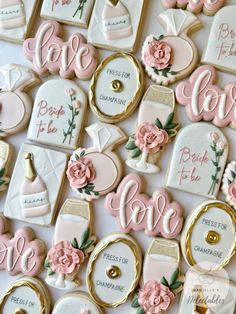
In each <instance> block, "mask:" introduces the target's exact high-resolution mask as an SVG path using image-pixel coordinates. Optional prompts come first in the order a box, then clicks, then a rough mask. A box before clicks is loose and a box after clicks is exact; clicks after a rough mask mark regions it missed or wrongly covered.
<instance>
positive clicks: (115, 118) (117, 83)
mask: <svg viewBox="0 0 236 314" xmlns="http://www.w3.org/2000/svg"><path fill="white" fill-rule="evenodd" d="M118 58H124V59H126V60H128V61H129V62H130V63H131V64H132V65H133V67H134V69H135V71H136V72H137V76H136V79H137V86H136V89H135V94H134V95H133V97H132V99H131V101H130V102H129V103H128V104H127V105H126V106H125V109H124V111H123V112H121V113H118V114H115V115H108V114H106V113H104V112H102V110H101V109H100V108H99V106H98V103H97V101H96V88H97V81H98V79H99V77H100V75H101V73H102V71H103V70H104V69H105V67H106V66H107V65H108V64H109V63H110V62H112V61H113V60H115V59H118ZM143 83H144V75H143V69H142V66H141V64H140V62H139V61H138V59H137V58H136V57H135V56H134V55H132V54H130V53H123V52H117V53H114V54H112V55H110V56H109V57H107V58H105V59H104V60H103V61H102V63H101V64H100V65H99V66H98V68H97V69H96V71H95V72H94V74H93V77H92V79H91V83H90V90H89V103H90V108H91V110H92V111H93V112H94V113H95V115H96V116H97V117H98V119H99V120H100V121H102V122H107V123H117V122H121V121H123V120H125V119H126V118H128V117H129V116H130V115H131V114H132V113H133V112H134V110H135V109H136V107H137V105H138V103H139V101H140V99H141V97H142V94H143V85H144V84H143ZM110 88H111V90H112V91H113V92H114V94H116V93H121V92H122V91H123V90H124V88H125V85H124V83H123V81H121V80H119V79H116V78H114V80H112V81H111V82H110Z"/></svg>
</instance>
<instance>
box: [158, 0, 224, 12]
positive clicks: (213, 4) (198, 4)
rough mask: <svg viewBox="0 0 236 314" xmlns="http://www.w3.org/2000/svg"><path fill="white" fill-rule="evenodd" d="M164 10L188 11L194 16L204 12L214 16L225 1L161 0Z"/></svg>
mask: <svg viewBox="0 0 236 314" xmlns="http://www.w3.org/2000/svg"><path fill="white" fill-rule="evenodd" d="M161 2H162V4H163V6H164V8H166V9H170V8H175V7H177V8H180V9H185V8H186V9H187V10H189V11H191V12H192V13H194V14H198V13H200V12H201V11H203V13H204V14H206V15H214V14H215V13H216V12H217V11H218V10H219V9H220V8H221V7H222V6H223V5H224V4H225V2H226V1H225V0H161Z"/></svg>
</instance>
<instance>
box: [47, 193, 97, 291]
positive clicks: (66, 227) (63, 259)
mask: <svg viewBox="0 0 236 314" xmlns="http://www.w3.org/2000/svg"><path fill="white" fill-rule="evenodd" d="M95 241H96V238H95V236H93V235H92V229H91V208H90V205H89V203H87V202H85V201H78V200H74V199H67V200H66V201H65V203H64V204H63V206H62V208H61V210H60V213H59V216H58V219H57V223H56V228H55V233H54V239H53V246H52V248H51V249H50V250H49V252H48V254H47V259H46V261H45V267H46V269H47V270H48V273H47V278H46V282H47V283H48V284H49V285H50V286H53V287H55V288H58V289H62V290H73V289H75V288H77V287H78V285H80V284H81V280H80V279H79V277H78V273H79V270H80V267H81V265H82V264H83V263H84V261H85V259H86V257H88V254H89V253H90V252H91V251H92V250H93V248H94V243H95Z"/></svg>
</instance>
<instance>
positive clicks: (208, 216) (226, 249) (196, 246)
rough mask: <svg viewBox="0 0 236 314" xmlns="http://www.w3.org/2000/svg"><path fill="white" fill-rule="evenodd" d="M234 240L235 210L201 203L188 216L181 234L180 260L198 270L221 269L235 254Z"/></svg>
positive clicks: (235, 228)
mask: <svg viewBox="0 0 236 314" xmlns="http://www.w3.org/2000/svg"><path fill="white" fill-rule="evenodd" d="M235 236H236V216H235V210H234V209H233V208H231V207H230V206H229V205H227V204H226V203H223V202H221V201H218V200H214V201H206V202H203V203H202V204H200V205H199V206H197V208H196V209H195V210H194V211H193V212H192V213H191V214H190V215H189V217H188V219H187V220H186V223H185V226H184V229H183V231H182V233H181V247H182V252H183V256H184V258H185V260H186V262H187V263H188V264H189V265H190V266H194V265H196V267H197V268H198V269H200V270H214V269H221V268H222V267H224V266H226V265H227V264H228V263H229V261H230V259H231V258H232V256H233V255H234V254H235ZM226 243H227V245H225V244H226ZM203 262H208V263H204V264H203Z"/></svg>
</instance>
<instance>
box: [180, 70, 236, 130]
mask: <svg viewBox="0 0 236 314" xmlns="http://www.w3.org/2000/svg"><path fill="white" fill-rule="evenodd" d="M216 81H217V72H216V70H215V68H214V67H212V66H210V65H202V66H200V67H199V68H198V69H197V70H195V71H194V72H193V74H192V75H191V76H190V79H189V80H188V81H184V82H181V83H180V84H179V85H178V86H177V88H176V98H177V101H178V103H179V104H180V105H183V106H186V112H187V115H188V117H189V119H190V120H191V121H193V122H198V121H200V120H204V121H212V123H214V124H215V125H216V126H218V127H226V126H228V125H229V126H231V127H232V128H234V129H235V128H236V117H235V113H234V112H235V108H236V104H235V97H236V82H231V83H229V84H227V85H226V86H225V87H224V89H220V88H219V87H218V86H217V85H215V83H216Z"/></svg>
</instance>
